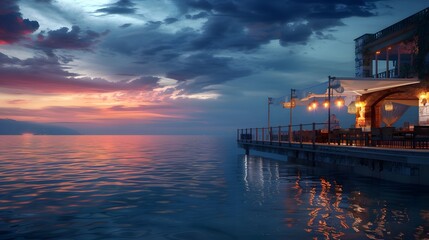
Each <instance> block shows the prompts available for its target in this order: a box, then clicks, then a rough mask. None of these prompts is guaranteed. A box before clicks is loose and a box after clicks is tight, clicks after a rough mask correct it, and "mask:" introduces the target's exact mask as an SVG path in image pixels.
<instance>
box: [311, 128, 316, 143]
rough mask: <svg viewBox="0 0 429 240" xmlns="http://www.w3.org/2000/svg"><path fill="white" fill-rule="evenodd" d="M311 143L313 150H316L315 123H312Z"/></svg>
mask: <svg viewBox="0 0 429 240" xmlns="http://www.w3.org/2000/svg"><path fill="white" fill-rule="evenodd" d="M312 135H313V136H312V139H311V141H312V143H313V148H316V123H313V134H312Z"/></svg>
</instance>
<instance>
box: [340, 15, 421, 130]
mask: <svg viewBox="0 0 429 240" xmlns="http://www.w3.org/2000/svg"><path fill="white" fill-rule="evenodd" d="M428 53H429V8H426V9H424V10H422V11H420V12H418V13H416V14H414V15H412V16H409V17H407V18H405V19H403V20H402V21H399V22H397V23H395V24H393V25H391V26H389V27H387V28H384V29H383V30H381V31H378V32H376V33H371V34H364V35H362V36H360V37H358V38H356V39H355V70H356V71H355V77H356V78H355V82H354V83H351V81H350V82H343V83H342V85H344V86H347V85H348V84H349V85H353V87H351V86H350V87H349V89H348V90H350V91H354V92H355V93H358V94H359V95H360V96H359V103H360V105H358V106H357V107H358V111H357V115H356V127H368V128H370V127H371V128H374V127H380V126H381V125H382V123H383V122H384V123H385V124H386V125H391V123H392V121H395V119H397V118H399V117H400V116H401V115H402V113H403V112H404V109H405V107H404V106H419V123H418V125H429V103H427V102H428V99H429V94H428V91H429V89H428V80H429V54H428ZM368 78H370V79H368ZM371 78H373V81H374V82H368V80H371ZM358 79H360V80H361V81H357V80H358ZM346 90H347V89H346ZM401 108H402V110H401V111H399V110H400V109H401ZM395 110H397V111H396V113H395ZM389 114H390V115H393V116H391V118H392V119H390V120H388V119H387V117H388V116H386V115H389ZM386 119H387V120H386ZM386 121H388V122H386ZM389 121H390V122H389Z"/></svg>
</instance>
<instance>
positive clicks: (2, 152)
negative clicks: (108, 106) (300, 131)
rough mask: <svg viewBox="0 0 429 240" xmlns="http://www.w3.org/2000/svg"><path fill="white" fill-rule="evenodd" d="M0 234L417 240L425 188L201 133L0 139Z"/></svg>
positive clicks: (425, 220) (428, 208)
mask: <svg viewBox="0 0 429 240" xmlns="http://www.w3.org/2000/svg"><path fill="white" fill-rule="evenodd" d="M0 146H1V147H0V176H1V178H0V219H1V221H0V239H27V238H32V239H142V238H145V239H146V238H147V239H261V238H264V239H267V238H268V239H297V238H302V239H425V238H429V201H428V200H429V193H428V191H421V190H422V188H421V187H416V186H406V185H400V184H394V183H389V182H383V181H378V180H372V179H367V178H362V177H356V176H352V175H350V174H348V173H343V174H341V173H339V172H332V171H326V170H322V169H314V168H310V167H304V166H299V165H294V164H290V163H287V162H284V161H274V160H270V159H268V158H262V157H247V156H243V155H242V154H241V153H242V152H243V151H242V150H240V149H237V148H236V145H235V142H234V140H233V139H225V138H217V137H205V136H25V137H22V136H4V137H0Z"/></svg>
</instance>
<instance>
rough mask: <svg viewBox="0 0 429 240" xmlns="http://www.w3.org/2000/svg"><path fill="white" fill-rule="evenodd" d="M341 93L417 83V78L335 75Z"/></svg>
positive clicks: (373, 90) (363, 92)
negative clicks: (344, 76) (346, 76)
mask: <svg viewBox="0 0 429 240" xmlns="http://www.w3.org/2000/svg"><path fill="white" fill-rule="evenodd" d="M335 81H338V82H339V84H340V87H339V88H341V89H343V90H344V92H343V95H359V96H360V95H363V94H367V93H372V92H377V91H382V90H386V89H389V88H395V87H401V86H406V85H410V84H415V83H419V82H420V81H419V80H418V79H417V78H342V77H336V78H335Z"/></svg>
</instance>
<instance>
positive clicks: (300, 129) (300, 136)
mask: <svg viewBox="0 0 429 240" xmlns="http://www.w3.org/2000/svg"><path fill="white" fill-rule="evenodd" d="M299 144H300V145H301V148H302V123H301V124H299Z"/></svg>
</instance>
